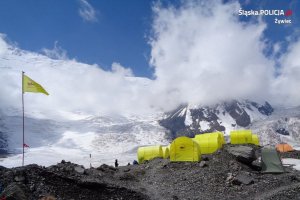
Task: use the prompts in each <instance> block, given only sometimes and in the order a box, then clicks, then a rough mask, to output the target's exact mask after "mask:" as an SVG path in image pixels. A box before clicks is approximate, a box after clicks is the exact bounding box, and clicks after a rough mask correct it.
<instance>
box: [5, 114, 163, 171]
mask: <svg viewBox="0 0 300 200" xmlns="http://www.w3.org/2000/svg"><path fill="white" fill-rule="evenodd" d="M156 118H157V117H155V116H148V117H143V118H140V117H137V116H130V117H124V116H116V115H115V116H89V117H85V118H83V119H74V120H49V119H39V118H33V117H26V118H25V125H26V126H25V143H26V144H27V145H29V146H30V148H26V153H25V164H30V163H37V164H42V165H46V166H48V165H52V164H56V163H57V162H60V161H61V160H62V159H65V160H69V161H72V162H76V163H79V164H82V165H85V166H89V164H90V163H91V164H92V165H93V166H98V165H100V164H101V163H108V164H113V162H114V159H118V160H119V162H120V164H123V165H125V164H127V163H128V162H132V161H133V160H134V159H136V151H137V148H138V146H141V145H152V144H168V141H167V140H166V139H165V129H164V128H162V127H161V126H159V124H158V122H157V121H156ZM1 119H2V120H1V122H2V125H0V132H1V133H2V134H1V137H3V138H1V140H0V145H1V146H2V150H3V151H6V152H7V153H9V154H10V155H9V157H8V158H1V157H0V165H3V166H7V167H12V166H19V165H20V164H21V151H22V148H21V147H22V118H21V117H19V116H4V117H3V116H2V118H1ZM3 125H5V126H3ZM90 154H92V158H90V157H89V155H90Z"/></svg>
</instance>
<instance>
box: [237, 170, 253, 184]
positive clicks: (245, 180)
mask: <svg viewBox="0 0 300 200" xmlns="http://www.w3.org/2000/svg"><path fill="white" fill-rule="evenodd" d="M253 183H254V179H253V178H252V177H251V176H249V175H248V174H246V173H245V172H240V173H239V174H238V175H237V176H236V177H235V178H234V179H233V180H232V184H234V185H241V184H244V185H250V184H253Z"/></svg>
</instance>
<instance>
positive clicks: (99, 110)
mask: <svg viewBox="0 0 300 200" xmlns="http://www.w3.org/2000/svg"><path fill="white" fill-rule="evenodd" d="M0 52H1V56H0V62H1V65H0V82H1V83H2V86H1V87H0V105H1V110H5V109H8V108H9V109H11V108H13V109H18V110H20V109H21V107H20V105H21V104H20V103H21V96H20V94H21V72H22V71H25V72H26V74H27V75H28V76H29V77H31V78H32V79H33V80H35V81H37V82H38V83H40V84H41V85H42V86H43V87H44V88H45V89H46V90H47V91H48V93H49V94H50V95H49V96H45V95H42V94H32V93H26V94H25V105H26V113H27V114H30V113H33V112H41V113H47V116H51V115H52V114H53V116H55V115H57V114H59V113H64V112H77V111H78V112H83V113H87V114H100V115H102V114H111V113H118V114H140V113H145V112H150V106H149V104H148V103H146V102H147V91H148V90H149V89H148V87H149V85H150V83H151V80H149V79H146V78H136V79H135V78H132V77H130V76H132V72H131V70H130V69H128V68H124V67H122V66H121V65H120V64H118V63H114V64H113V65H112V71H104V70H103V69H101V68H100V67H99V66H97V65H88V64H84V63H80V62H77V61H75V60H62V59H60V60H54V59H51V58H49V57H47V56H44V55H41V54H36V53H32V52H28V51H22V50H20V49H18V48H16V47H12V46H10V45H9V44H7V43H6V42H5V40H4V39H3V38H0ZM51 113H52V114H51Z"/></svg>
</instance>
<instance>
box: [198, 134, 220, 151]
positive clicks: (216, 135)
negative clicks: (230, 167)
mask: <svg viewBox="0 0 300 200" xmlns="http://www.w3.org/2000/svg"><path fill="white" fill-rule="evenodd" d="M201 135H207V137H218V140H219V143H220V144H219V145H220V147H222V146H223V144H225V139H224V134H223V133H222V132H213V133H205V134H201Z"/></svg>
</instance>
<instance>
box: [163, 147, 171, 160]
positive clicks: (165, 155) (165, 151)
mask: <svg viewBox="0 0 300 200" xmlns="http://www.w3.org/2000/svg"><path fill="white" fill-rule="evenodd" d="M162 151H163V158H164V159H166V158H169V157H170V152H169V147H168V146H163V147H162Z"/></svg>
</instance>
